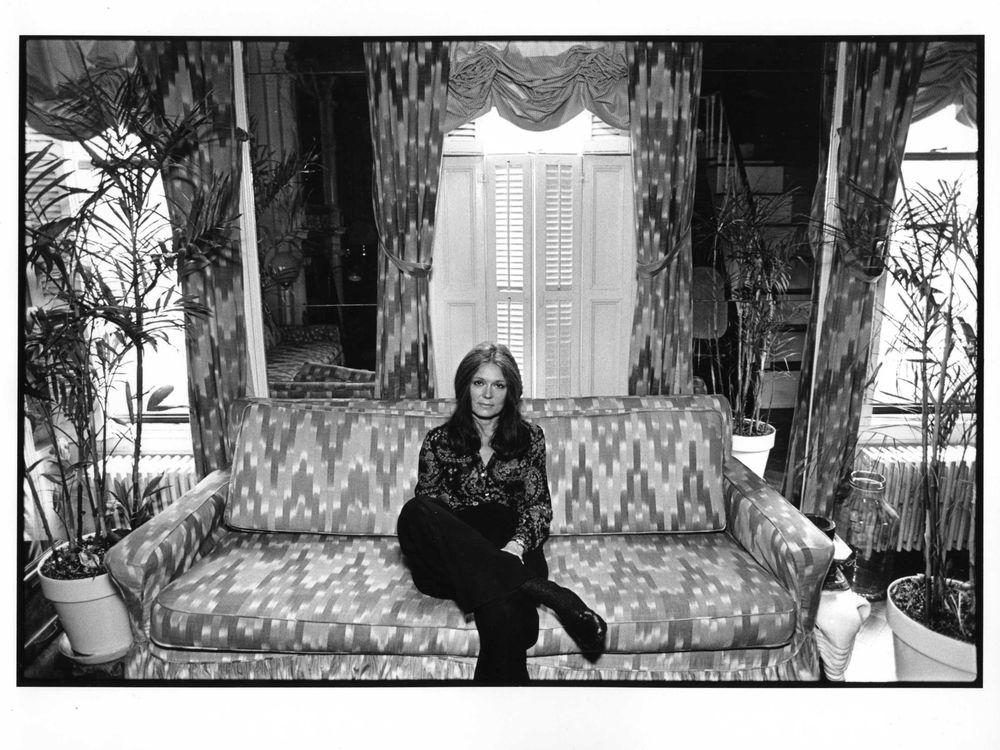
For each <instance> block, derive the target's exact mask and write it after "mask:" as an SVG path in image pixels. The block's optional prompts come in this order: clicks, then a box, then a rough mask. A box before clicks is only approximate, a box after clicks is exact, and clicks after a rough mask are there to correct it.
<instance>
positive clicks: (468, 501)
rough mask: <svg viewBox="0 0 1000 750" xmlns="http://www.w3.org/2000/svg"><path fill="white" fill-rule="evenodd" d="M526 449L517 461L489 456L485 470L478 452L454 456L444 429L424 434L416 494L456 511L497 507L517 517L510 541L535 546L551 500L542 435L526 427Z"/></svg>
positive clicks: (544, 532)
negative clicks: (527, 431) (437, 501)
mask: <svg viewBox="0 0 1000 750" xmlns="http://www.w3.org/2000/svg"><path fill="white" fill-rule="evenodd" d="M527 424H528V428H529V430H530V431H531V447H530V448H529V449H528V451H527V453H525V454H524V455H523V456H519V457H517V458H511V459H505V458H501V457H500V456H499V455H498V454H497V453H494V454H493V455H492V456H491V457H490V460H489V463H487V464H486V465H485V466H484V465H483V459H482V458H481V457H480V455H479V453H478V451H476V452H473V453H457V452H455V451H454V450H453V449H452V447H451V442H450V440H449V439H448V432H447V427H446V425H441V426H440V427H435V428H434V429H433V430H431V431H430V432H428V433H427V437H426V438H424V444H423V445H422V446H421V448H420V460H419V475H418V478H417V487H416V491H415V492H416V494H417V495H429V496H431V497H436V498H439V499H441V500H442V501H444V502H445V503H446V504H447V505H448V507H450V508H452V509H455V510H458V509H461V508H471V507H473V506H476V505H482V504H485V503H500V504H501V505H505V506H506V507H508V508H510V509H511V511H513V512H514V515H515V517H516V518H517V527H516V528H515V530H514V535H513V537H511V538H512V539H513V540H515V541H517V542H520V544H521V545H522V546H523V547H524V549H525V550H526V551H527V550H530V549H535V548H536V547H539V546H541V544H542V543H543V542H544V541H545V539H546V538H547V537H548V535H549V523H550V522H551V521H552V499H551V498H550V497H549V483H548V477H547V476H546V474H545V435H544V434H543V433H542V428H541V427H538V426H536V425H533V424H531V423H527Z"/></svg>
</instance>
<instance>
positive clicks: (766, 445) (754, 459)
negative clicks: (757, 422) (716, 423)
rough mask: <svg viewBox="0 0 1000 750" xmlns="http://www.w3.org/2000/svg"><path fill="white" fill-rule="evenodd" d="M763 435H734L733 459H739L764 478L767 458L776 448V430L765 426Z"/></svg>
mask: <svg viewBox="0 0 1000 750" xmlns="http://www.w3.org/2000/svg"><path fill="white" fill-rule="evenodd" d="M764 427H765V428H766V431H765V433H764V434H763V435H752V436H746V435H733V458H737V459H739V460H740V461H741V462H743V464H744V465H745V466H746V467H747V468H748V469H750V471H752V472H753V473H754V474H756V475H757V476H759V477H761V478H762V479H763V477H764V469H765V468H766V467H767V457H768V456H769V455H771V448H773V447H774V428H773V427H772V426H771V425H769V424H767V425H764Z"/></svg>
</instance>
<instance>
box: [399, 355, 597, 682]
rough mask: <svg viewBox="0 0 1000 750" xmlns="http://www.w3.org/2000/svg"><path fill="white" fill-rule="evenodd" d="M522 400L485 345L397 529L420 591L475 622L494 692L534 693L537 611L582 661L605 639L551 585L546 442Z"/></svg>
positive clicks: (427, 443)
mask: <svg viewBox="0 0 1000 750" xmlns="http://www.w3.org/2000/svg"><path fill="white" fill-rule="evenodd" d="M521 390H522V387H521V373H520V371H519V370H518V367H517V363H516V362H515V361H514V358H513V356H512V355H511V353H510V351H509V350H508V349H507V347H505V346H503V345H499V344H488V343H487V344H480V345H479V346H477V347H475V348H474V349H473V350H472V351H470V352H469V353H468V354H467V355H466V356H465V357H464V358H463V359H462V361H461V363H460V364H459V365H458V369H457V371H456V373H455V394H456V396H457V401H458V403H457V405H456V408H455V412H454V413H453V414H452V416H451V418H450V419H449V421H448V422H447V423H446V424H444V425H441V426H440V427H436V428H434V429H433V430H431V431H430V432H429V433H428V434H427V436H426V438H425V439H424V442H423V446H422V447H421V450H420V459H419V477H418V480H417V487H416V491H415V495H416V496H415V497H414V498H413V499H412V500H410V501H409V502H407V503H406V505H404V506H403V509H402V511H401V512H400V515H399V520H398V525H397V533H398V536H399V544H400V547H401V548H402V551H403V555H404V556H405V559H406V562H407V564H408V565H409V568H410V571H411V572H412V574H413V581H414V583H415V584H416V586H417V588H418V589H420V591H422V592H423V593H425V594H427V595H429V596H434V597H438V598H441V599H454V600H455V601H456V602H457V603H458V604H459V606H460V607H462V609H463V610H464V611H466V612H472V613H473V614H474V616H475V622H476V629H477V630H478V631H479V642H480V650H479V658H478V661H477V662H476V672H475V679H476V681H477V682H487V683H492V684H516V683H523V682H526V681H527V679H528V671H527V653H526V652H527V650H528V649H529V648H531V646H533V645H534V643H535V641H536V640H537V639H538V610H537V605H539V604H544V605H545V606H547V607H550V608H551V609H552V610H553V611H554V612H555V613H556V616H557V617H558V618H559V620H560V622H561V623H562V624H563V626H564V627H565V628H566V630H567V632H568V633H569V634H570V636H572V637H573V639H574V640H575V641H576V643H577V644H578V645H579V646H580V648H581V649H582V650H583V651H584V652H587V653H595V652H600V651H601V650H602V649H603V646H604V637H605V634H606V631H607V626H606V624H605V622H604V620H603V619H602V618H601V617H600V615H598V614H597V613H596V612H594V611H593V610H591V609H590V608H588V607H587V606H586V605H585V604H584V603H583V601H582V600H581V599H580V598H579V597H578V596H577V595H576V594H575V593H573V592H572V591H570V590H569V589H567V588H565V587H563V586H560V585H558V584H556V583H554V582H552V581H549V580H548V566H547V564H546V562H545V556H544V554H543V553H542V544H543V543H544V542H545V539H546V538H547V537H548V533H549V522H550V521H551V519H552V503H551V499H550V497H549V487H548V479H547V477H546V472H545V437H544V435H543V434H542V430H541V428H540V427H537V426H536V425H533V424H530V423H529V422H526V421H525V420H523V419H522V418H521V413H520V402H521Z"/></svg>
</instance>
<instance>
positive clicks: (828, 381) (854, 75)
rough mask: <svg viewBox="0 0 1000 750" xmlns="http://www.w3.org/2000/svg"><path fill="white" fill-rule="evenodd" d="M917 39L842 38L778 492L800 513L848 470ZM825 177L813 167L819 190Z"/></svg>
mask: <svg viewBox="0 0 1000 750" xmlns="http://www.w3.org/2000/svg"><path fill="white" fill-rule="evenodd" d="M925 48H926V45H925V44H924V43H901V42H850V43H848V44H847V57H846V63H847V64H846V78H845V88H844V92H845V93H844V103H843V106H844V110H843V124H842V128H841V142H840V151H839V153H838V154H837V157H836V163H837V184H838V187H837V195H838V200H837V206H838V215H837V216H836V217H826V216H824V213H823V206H824V201H823V200H814V201H813V212H814V213H813V226H814V227H819V226H826V225H836V227H837V229H836V232H835V236H836V240H835V241H834V242H833V243H832V246H830V243H824V242H822V240H821V239H820V238H819V235H820V234H822V233H818V232H817V233H815V234H814V237H813V239H814V246H813V251H814V256H815V258H816V269H817V278H816V280H815V281H814V285H813V299H814V300H817V299H818V295H819V291H820V290H819V269H820V268H821V265H822V264H821V260H822V259H823V258H824V257H830V256H829V255H825V254H832V257H831V267H830V269H831V270H830V279H829V286H828V287H827V291H826V302H825V309H824V311H823V312H824V314H823V321H822V327H821V329H820V330H818V331H817V330H815V328H816V317H817V315H816V313H817V309H816V308H815V303H814V309H813V314H812V320H811V321H810V327H809V332H808V334H807V338H806V346H805V351H804V353H803V365H802V373H801V379H800V381H799V393H798V398H797V403H796V409H795V419H794V422H793V424H792V435H791V438H790V443H789V451H788V459H787V464H786V473H785V488H784V489H785V492H784V494H785V496H786V497H788V498H789V499H791V500H792V501H793V502H794V503H795V504H796V505H797V506H798V507H799V508H800V510H802V511H803V512H808V513H818V514H822V515H830V514H832V513H833V511H834V505H835V502H836V497H837V495H838V492H839V491H840V488H841V487H842V486H843V485H844V484H845V482H846V477H847V476H848V475H849V473H850V471H851V463H852V460H853V454H854V449H855V446H856V444H857V437H858V430H859V426H860V421H861V409H862V404H863V401H864V395H865V390H866V386H867V383H868V381H869V358H870V357H869V354H870V346H871V340H872V322H873V318H874V312H875V298H876V287H877V283H878V281H879V279H880V278H881V276H882V273H883V270H884V265H883V257H882V253H883V251H884V247H885V243H884V240H885V239H886V234H887V230H888V222H889V215H890V208H891V205H892V202H893V200H894V198H895V193H896V185H897V182H898V179H899V167H900V161H901V159H902V155H903V150H904V146H905V145H906V134H907V131H908V129H909V125H910V120H911V116H912V113H913V104H914V98H915V94H916V90H917V83H918V80H919V78H920V69H921V64H922V61H923V57H924V51H925ZM827 90H828V91H829V90H830V87H828V89H827ZM823 164H824V167H825V164H826V162H825V160H824V161H823ZM825 182H826V180H825V175H820V183H819V188H818V190H819V191H822V190H823V186H824V185H825ZM814 358H815V370H814V369H813V365H814V362H813V360H814ZM814 373H815V385H813V384H812V381H813V378H814ZM811 385H812V388H811V387H810V386H811ZM803 475H805V481H806V485H805V490H804V491H803V486H802V483H803Z"/></svg>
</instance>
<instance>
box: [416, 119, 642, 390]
mask: <svg viewBox="0 0 1000 750" xmlns="http://www.w3.org/2000/svg"><path fill="white" fill-rule="evenodd" d="M470 125H471V126H472V127H470ZM470 125H466V126H464V127H463V128H460V129H459V130H457V131H455V132H454V133H452V134H449V136H448V138H447V139H446V144H445V157H444V159H443V165H442V175H441V188H440V197H439V202H438V217H437V224H436V233H435V246H434V269H433V271H432V272H431V280H430V309H431V331H432V338H433V345H434V359H435V372H436V376H437V382H438V388H439V392H440V393H441V395H444V396H448V395H451V381H452V376H453V374H454V370H455V366H456V365H457V364H458V362H459V360H460V359H461V357H462V356H463V355H464V354H465V353H466V352H467V351H468V350H469V349H470V348H471V347H472V346H474V345H475V344H477V343H479V342H481V341H485V340H493V341H497V342H498V343H503V344H505V345H507V346H508V347H510V349H511V351H512V353H513V354H514V356H515V358H516V359H517V361H518V364H519V365H520V367H521V374H522V377H523V379H524V384H525V395H526V396H531V397H553V396H575V395H602V394H616V393H625V392H626V386H627V365H628V346H629V336H630V331H631V325H632V312H633V305H634V303H633V300H634V296H635V277H634V267H635V266H634V262H635V238H634V226H633V222H632V218H631V217H632V176H631V173H632V165H631V158H630V156H629V154H628V143H629V139H628V135H627V134H624V133H622V132H621V131H617V130H615V129H613V128H608V127H607V126H606V125H604V124H603V123H600V121H599V120H597V118H595V117H593V116H592V115H590V114H589V113H582V114H581V115H579V116H578V117H576V118H574V119H573V120H571V121H569V122H567V123H566V124H564V125H563V126H561V127H559V128H556V129H553V130H550V131H544V132H540V133H534V132H528V131H524V130H521V129H519V128H517V127H516V126H514V125H512V124H510V123H508V122H506V121H504V120H502V119H501V118H500V117H499V116H498V115H497V114H496V113H495V112H491V113H489V114H487V115H485V116H483V117H482V118H479V119H478V120H476V121H475V122H474V123H471V124H470Z"/></svg>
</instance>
